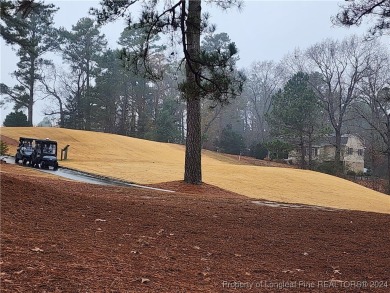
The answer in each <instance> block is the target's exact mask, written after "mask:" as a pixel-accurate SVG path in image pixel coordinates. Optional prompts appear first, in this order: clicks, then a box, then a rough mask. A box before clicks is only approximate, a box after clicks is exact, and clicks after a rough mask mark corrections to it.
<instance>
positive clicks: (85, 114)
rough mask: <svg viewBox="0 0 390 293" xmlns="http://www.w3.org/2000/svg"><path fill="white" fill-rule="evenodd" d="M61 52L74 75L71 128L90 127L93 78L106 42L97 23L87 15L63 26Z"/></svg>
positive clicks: (96, 72) (92, 103)
mask: <svg viewBox="0 0 390 293" xmlns="http://www.w3.org/2000/svg"><path fill="white" fill-rule="evenodd" d="M61 36H62V41H63V43H64V45H63V48H62V54H63V58H64V59H65V61H66V62H67V63H68V64H69V65H70V67H71V70H72V73H73V74H74V76H75V80H74V83H75V84H74V86H75V93H74V95H73V96H72V97H71V98H70V101H69V103H71V104H72V107H71V108H73V111H74V113H73V120H74V127H75V128H77V129H86V130H90V129H91V115H92V108H93V105H94V104H95V103H94V101H93V92H92V80H93V79H94V78H95V77H96V76H97V74H98V69H97V66H96V65H97V61H98V59H99V57H100V56H101V55H102V53H103V52H104V50H105V47H106V44H107V41H106V39H105V36H104V35H102V34H100V30H99V26H98V25H96V24H94V22H93V20H92V19H90V18H87V17H84V18H81V19H80V20H79V21H78V22H77V24H76V25H74V26H72V30H71V31H66V30H64V29H62V31H61Z"/></svg>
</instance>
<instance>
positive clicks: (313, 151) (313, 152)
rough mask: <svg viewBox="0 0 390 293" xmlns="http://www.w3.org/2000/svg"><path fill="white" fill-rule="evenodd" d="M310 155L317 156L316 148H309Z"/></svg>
mask: <svg viewBox="0 0 390 293" xmlns="http://www.w3.org/2000/svg"><path fill="white" fill-rule="evenodd" d="M311 155H312V156H313V157H318V148H312V149H311Z"/></svg>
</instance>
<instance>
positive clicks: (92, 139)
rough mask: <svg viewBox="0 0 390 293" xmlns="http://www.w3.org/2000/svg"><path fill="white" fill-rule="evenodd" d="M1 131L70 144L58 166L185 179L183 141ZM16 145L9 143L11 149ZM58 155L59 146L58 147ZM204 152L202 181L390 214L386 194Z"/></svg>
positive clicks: (154, 179) (155, 179) (147, 178)
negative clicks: (172, 141) (226, 158)
mask: <svg viewBox="0 0 390 293" xmlns="http://www.w3.org/2000/svg"><path fill="white" fill-rule="evenodd" d="M1 134H2V135H4V136H7V137H9V138H12V139H15V140H19V137H20V136H25V137H34V138H41V139H42V138H50V139H52V140H57V142H58V148H59V150H60V149H61V148H63V147H65V146H66V145H67V144H69V145H70V147H69V153H68V160H66V161H60V166H64V167H69V168H74V169H77V170H81V171H86V172H91V173H94V174H98V175H104V176H110V177H114V178H119V179H124V180H127V181H131V182H134V183H137V184H155V183H161V182H169V181H177V180H182V179H183V174H184V146H181V145H175V144H169V143H158V142H153V141H147V140H142V139H136V138H132V137H126V136H120V135H115V134H107V133H100V132H91V131H81V130H70V129H63V128H40V127H23V128H21V127H2V128H1ZM15 151H16V147H15V146H10V153H11V154H14V153H15ZM58 157H60V151H59V152H58ZM218 157H221V156H216V155H213V154H212V153H211V152H209V151H205V152H204V153H203V156H202V167H203V181H204V182H205V183H208V184H211V185H215V186H217V187H220V188H223V189H226V190H229V191H233V192H236V193H238V194H241V195H244V196H247V197H249V198H253V199H263V200H270V201H277V202H283V203H300V204H308V205H316V206H323V207H331V208H339V209H348V210H359V211H369V212H378V213H387V214H390V196H388V195H385V194H382V193H379V192H376V191H373V190H370V189H368V188H365V187H362V186H360V185H358V184H355V183H353V182H350V181H347V180H344V179H340V178H337V177H334V176H330V175H326V174H322V173H318V172H313V171H307V170H298V169H292V168H278V167H261V166H254V165H244V164H237V163H235V162H234V161H232V160H222V159H221V160H220V159H218Z"/></svg>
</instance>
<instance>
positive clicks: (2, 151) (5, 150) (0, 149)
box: [0, 140, 9, 156]
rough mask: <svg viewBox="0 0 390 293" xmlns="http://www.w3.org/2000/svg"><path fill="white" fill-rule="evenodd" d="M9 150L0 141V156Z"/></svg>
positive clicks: (5, 144) (4, 143)
mask: <svg viewBox="0 0 390 293" xmlns="http://www.w3.org/2000/svg"><path fill="white" fill-rule="evenodd" d="M8 151H9V148H8V145H7V143H6V142H4V141H2V140H0V155H1V156H4V155H6V154H7V153H8Z"/></svg>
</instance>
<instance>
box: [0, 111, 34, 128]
mask: <svg viewBox="0 0 390 293" xmlns="http://www.w3.org/2000/svg"><path fill="white" fill-rule="evenodd" d="M3 125H4V126H6V127H26V126H30V124H29V122H28V120H27V116H26V114H24V113H23V112H22V111H15V112H11V113H9V114H8V115H7V116H5V119H4V122H3Z"/></svg>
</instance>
